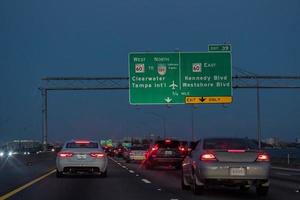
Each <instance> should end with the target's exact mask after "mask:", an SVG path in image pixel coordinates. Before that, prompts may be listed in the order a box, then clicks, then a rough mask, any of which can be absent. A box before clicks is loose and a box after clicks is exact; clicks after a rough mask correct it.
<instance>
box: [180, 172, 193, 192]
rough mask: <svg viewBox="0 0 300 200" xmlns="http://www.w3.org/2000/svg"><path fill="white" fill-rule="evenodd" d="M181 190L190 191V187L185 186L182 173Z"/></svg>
mask: <svg viewBox="0 0 300 200" xmlns="http://www.w3.org/2000/svg"><path fill="white" fill-rule="evenodd" d="M181 189H182V190H190V189H191V187H190V186H189V185H186V184H185V181H184V177H183V172H182V173H181Z"/></svg>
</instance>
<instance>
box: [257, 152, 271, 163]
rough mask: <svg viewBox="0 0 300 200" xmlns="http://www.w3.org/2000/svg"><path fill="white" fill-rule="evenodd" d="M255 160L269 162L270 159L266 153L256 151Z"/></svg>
mask: <svg viewBox="0 0 300 200" xmlns="http://www.w3.org/2000/svg"><path fill="white" fill-rule="evenodd" d="M256 161H259V162H269V161H270V156H269V154H267V153H258V155H257V159H256Z"/></svg>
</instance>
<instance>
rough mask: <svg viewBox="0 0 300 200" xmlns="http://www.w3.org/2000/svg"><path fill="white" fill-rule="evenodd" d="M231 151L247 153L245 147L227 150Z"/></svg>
mask: <svg viewBox="0 0 300 200" xmlns="http://www.w3.org/2000/svg"><path fill="white" fill-rule="evenodd" d="M227 151H228V152H229V153H245V152H246V150H243V149H229V150H227Z"/></svg>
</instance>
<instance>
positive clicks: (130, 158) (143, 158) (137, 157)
mask: <svg viewBox="0 0 300 200" xmlns="http://www.w3.org/2000/svg"><path fill="white" fill-rule="evenodd" d="M129 160H139V161H141V160H145V156H129Z"/></svg>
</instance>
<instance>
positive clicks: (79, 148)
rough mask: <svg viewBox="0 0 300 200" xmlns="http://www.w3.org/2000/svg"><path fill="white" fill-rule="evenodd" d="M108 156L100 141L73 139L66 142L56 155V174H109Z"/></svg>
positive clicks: (104, 175)
mask: <svg viewBox="0 0 300 200" xmlns="http://www.w3.org/2000/svg"><path fill="white" fill-rule="evenodd" d="M107 160H108V159H107V156H106V154H105V153H104V151H103V149H102V148H101V146H100V144H99V142H97V141H89V140H72V141H68V142H66V143H65V144H64V146H63V148H62V150H61V151H60V152H58V154H57V157H56V176H57V177H62V176H63V175H64V174H98V175H100V176H101V177H106V176H107V162H108V161H107Z"/></svg>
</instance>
